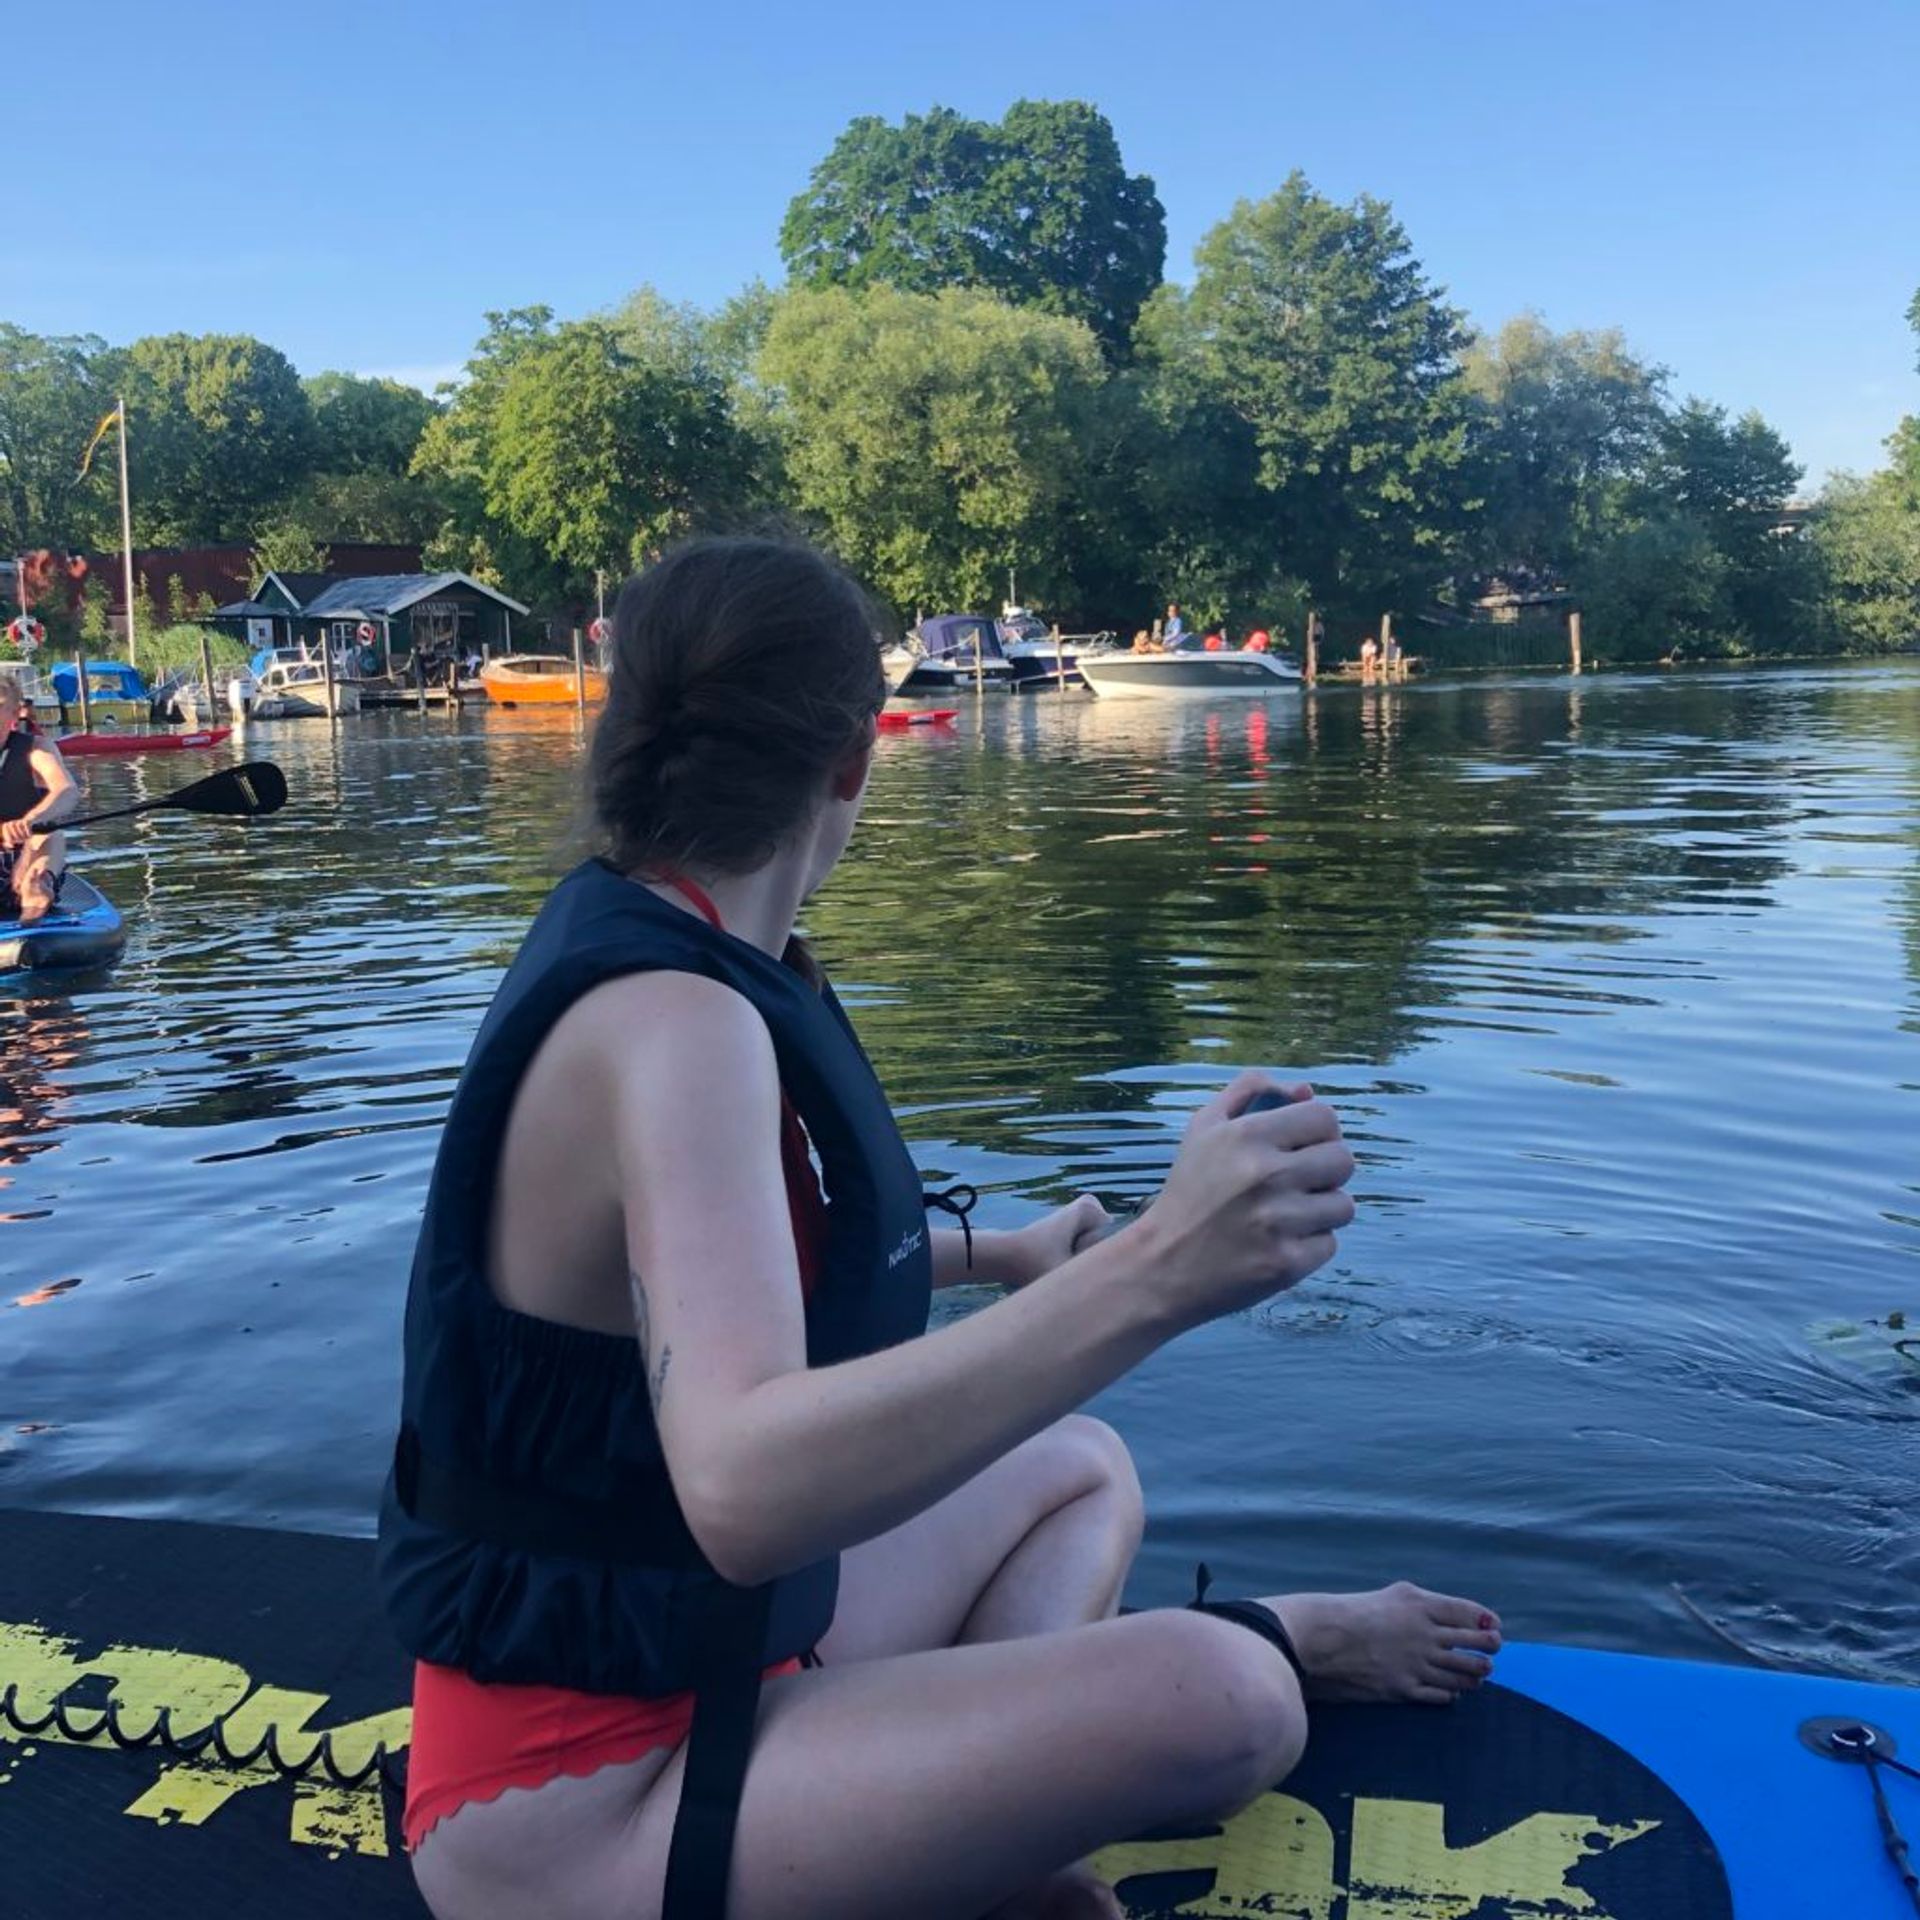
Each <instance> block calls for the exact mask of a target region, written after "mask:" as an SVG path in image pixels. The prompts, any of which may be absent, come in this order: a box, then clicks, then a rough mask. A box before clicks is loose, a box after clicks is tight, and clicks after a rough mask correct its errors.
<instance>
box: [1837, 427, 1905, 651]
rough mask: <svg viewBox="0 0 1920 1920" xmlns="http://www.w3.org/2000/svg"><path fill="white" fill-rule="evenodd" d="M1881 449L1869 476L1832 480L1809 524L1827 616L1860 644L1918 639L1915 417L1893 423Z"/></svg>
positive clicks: (1899, 643) (1847, 638) (1850, 640)
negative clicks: (1820, 563) (1884, 458)
mask: <svg viewBox="0 0 1920 1920" xmlns="http://www.w3.org/2000/svg"><path fill="white" fill-rule="evenodd" d="M1887 451H1888V453H1889V454H1890V455H1891V458H1890V460H1889V462H1888V464H1887V465H1886V466H1885V467H1884V468H1883V469H1882V470H1881V471H1880V472H1878V473H1876V474H1873V475H1872V476H1870V477H1869V478H1867V479H1864V480H1862V479H1859V478H1856V477H1855V476H1853V475H1851V474H1842V475H1840V476H1839V477H1838V478H1836V479H1835V480H1834V481H1833V483H1832V484H1831V485H1830V486H1829V487H1828V488H1827V492H1826V497H1825V499H1824V500H1823V501H1822V502H1821V506H1820V513H1819V516H1818V518H1817V519H1816V521H1815V523H1814V537H1815V539H1816V540H1817V542H1818V543H1819V547H1820V552H1821V556H1822V558H1823V560H1824V562H1825V568H1826V577H1827V581H1828V586H1829V592H1830V595H1831V601H1830V604H1831V609H1832V614H1833V618H1834V621H1835V623H1836V625H1837V626H1838V628H1839V631H1840V634H1841V636H1842V638H1843V639H1844V640H1845V642H1846V643H1847V644H1849V645H1851V646H1855V647H1860V648H1865V649H1878V648H1885V647H1900V646H1911V645H1912V644H1913V643H1914V642H1915V641H1916V640H1920V416H1915V417H1909V418H1908V419H1906V420H1903V421H1902V422H1901V423H1900V425H1899V426H1898V427H1897V428H1895V430H1894V432H1893V434H1892V436H1891V437H1890V438H1889V439H1888V441H1887Z"/></svg>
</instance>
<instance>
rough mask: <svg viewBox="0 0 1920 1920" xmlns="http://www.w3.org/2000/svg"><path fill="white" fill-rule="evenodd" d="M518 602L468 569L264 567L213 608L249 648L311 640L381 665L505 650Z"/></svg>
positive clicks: (219, 619) (217, 617)
mask: <svg viewBox="0 0 1920 1920" xmlns="http://www.w3.org/2000/svg"><path fill="white" fill-rule="evenodd" d="M526 611H527V609H526V608H525V607H523V606H522V605H521V604H520V602H519V601H518V600H513V599H510V598H509V597H508V596H507V595H506V594H504V593H500V592H498V591H497V590H496V589H494V588H492V587H489V586H486V585H484V584H483V583H482V582H480V581H478V580H475V579H474V578H473V577H472V576H471V575H470V574H465V573H383V574H364V575H362V574H354V575H347V576H344V577H343V576H342V575H339V574H331V573H288V572H274V573H269V574H267V575H266V577H265V578H264V579H263V580H261V582H260V584H259V585H258V586H257V587H255V588H254V590H253V592H252V594H251V595H249V596H248V598H247V599H245V600H236V601H231V602H229V603H228V604H227V605H226V606H224V607H217V608H215V610H214V613H213V618H214V620H215V621H216V622H218V623H219V624H220V625H221V626H222V627H224V628H226V629H227V630H228V631H230V632H235V633H237V634H239V635H240V636H241V637H242V638H244V639H245V640H246V641H247V643H248V645H249V646H251V647H255V648H259V647H285V646H299V645H302V644H307V645H313V644H316V643H318V642H321V641H325V642H328V643H329V644H331V645H333V646H335V647H336V648H337V647H341V646H353V647H359V648H371V649H373V650H374V651H376V652H377V653H378V654H379V656H380V660H381V664H382V666H391V664H392V662H393V659H394V656H395V655H396V654H401V655H411V654H412V653H413V652H414V651H415V649H416V648H419V649H424V650H425V651H427V652H429V653H451V654H479V653H488V652H501V653H504V652H506V651H507V650H508V649H509V648H510V647H511V646H512V645H513V618H514V615H516V614H519V615H521V616H522V617H524V616H525V614H526Z"/></svg>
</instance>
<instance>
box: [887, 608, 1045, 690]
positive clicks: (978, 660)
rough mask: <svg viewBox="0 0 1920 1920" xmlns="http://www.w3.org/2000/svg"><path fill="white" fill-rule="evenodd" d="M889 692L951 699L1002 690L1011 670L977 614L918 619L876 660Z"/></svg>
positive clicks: (987, 622)
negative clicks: (942, 696) (986, 691)
mask: <svg viewBox="0 0 1920 1920" xmlns="http://www.w3.org/2000/svg"><path fill="white" fill-rule="evenodd" d="M880 664H881V666H882V667H883V668H884V669H885V671H886V676H887V691H888V692H889V693H890V694H915V693H934V694H942V695H951V694H956V693H966V692H968V691H970V690H972V689H974V688H980V689H982V690H986V689H989V688H1006V687H1009V686H1011V685H1012V684H1013V668H1012V666H1011V665H1010V664H1009V663H1008V661H1007V657H1006V653H1005V651H1004V649H1003V648H1002V647H1001V645H1000V635H999V632H998V630H997V629H996V628H995V626H994V623H993V622H992V621H991V620H989V619H988V618H987V616H986V615H985V614H982V613H942V614H937V615H935V616H934V618H932V619H931V620H922V621H921V622H920V624H919V625H918V626H917V627H915V628H914V630H913V631H912V632H911V633H910V634H908V635H907V637H906V639H905V640H903V641H902V642H901V643H900V644H899V645H898V646H897V647H889V648H888V649H887V651H886V652H885V653H883V654H882V655H881V656H880Z"/></svg>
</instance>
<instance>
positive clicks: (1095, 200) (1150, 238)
mask: <svg viewBox="0 0 1920 1920" xmlns="http://www.w3.org/2000/svg"><path fill="white" fill-rule="evenodd" d="M1166 247H1167V224H1166V215H1165V212H1164V211H1163V210H1162V208H1161V205H1160V198H1159V195H1158V194H1157V193H1156V191H1155V190H1154V184H1153V182H1152V181H1151V180H1150V179H1148V178H1147V176H1146V175H1145V174H1129V173H1128V172H1127V171H1126V168H1125V165H1124V164H1123V162H1122V160H1121V157H1120V146H1119V142H1118V141H1117V140H1116V139H1115V138H1114V134H1113V128H1112V126H1111V125H1110V124H1109V123H1108V121H1107V118H1106V116H1105V115H1104V114H1102V113H1100V112H1099V111H1098V110H1097V109H1095V108H1093V107H1091V106H1088V105H1087V104H1086V103H1085V102H1083V101H1078V100H1063V101H1048V100H1021V101H1017V102H1016V103H1015V104H1014V105H1013V106H1012V107H1011V108H1009V109H1008V111H1007V114H1006V117H1005V118H1004V119H1002V120H1001V121H999V122H998V123H997V124H994V123H989V122H986V121H980V120H969V119H967V118H965V117H964V116H963V115H961V114H958V113H956V112H954V111H953V110H952V109H951V108H950V107H935V108H934V109H933V110H932V111H931V112H930V113H927V114H924V115H923V114H909V115H908V116H907V118H906V119H905V120H904V121H903V122H902V123H901V124H900V125H899V126H897V127H896V126H892V125H889V124H888V123H887V122H886V121H884V120H881V119H878V118H876V117H873V116H867V117H864V118H862V119H859V120H855V121H854V122H853V123H852V125H850V126H849V127H848V128H847V130H846V131H845V132H844V133H843V134H841V136H840V138H839V139H838V140H836V141H835V142H834V144H833V148H832V150H831V151H830V152H829V153H828V155H827V157H826V158H825V159H824V160H823V161H822V162H821V163H820V165H819V166H817V167H816V168H815V169H814V172H813V178H812V180H811V182H810V183H809V185H808V187H807V190H806V192H805V193H803V194H801V195H799V196H798V197H797V198H796V199H795V200H794V201H793V203H792V205H791V206H790V207H789V208H788V209H787V216H786V219H785V221H784V222H783V224H782V226H781V228H780V251H781V255H782V257H783V258H784V259H785V261H786V263H787V270H788V272H789V274H790V275H791V276H792V278H793V280H794V282H795V283H796V284H798V285H803V286H813V287H821V286H840V287H850V288H855V289H861V288H866V287H872V286H880V285H886V286H892V287H897V288H899V289H900V290H902V291H903V292H909V293H934V292H938V291H939V290H940V289H941V288H943V287H976V288H983V289H985V290H987V291H989V292H992V293H997V294H999V295H1000V296H1001V297H1002V298H1003V299H1005V300H1009V301H1012V302H1014V303H1015V304H1017V305H1022V306H1034V307H1039V308H1041V309H1042V310H1043V311H1044V312H1048V313H1057V314H1061V315H1063V316H1065V317H1066V318H1068V319H1074V320H1083V321H1085V322H1086V324H1087V325H1088V326H1089V327H1091V328H1092V329H1093V331H1094V332H1095V334H1096V335H1098V337H1099V339H1100V341H1101V343H1102V345H1103V346H1104V347H1105V349H1106V351H1107V352H1108V354H1109V355H1111V356H1113V357H1115V358H1121V357H1124V356H1125V354H1126V352H1127V350H1128V343H1129V341H1130V340H1131V338H1132V334H1133V325H1134V321H1135V319H1136V318H1137V316H1138V315H1139V312H1140V309H1141V306H1142V305H1143V304H1144V303H1145V301H1146V299H1147V297H1148V295H1149V294H1151V293H1152V291H1153V289H1154V287H1155V286H1156V285H1157V284H1158V283H1159V279H1160V274H1161V269H1162V267H1163V265H1164V263H1165V259H1166Z"/></svg>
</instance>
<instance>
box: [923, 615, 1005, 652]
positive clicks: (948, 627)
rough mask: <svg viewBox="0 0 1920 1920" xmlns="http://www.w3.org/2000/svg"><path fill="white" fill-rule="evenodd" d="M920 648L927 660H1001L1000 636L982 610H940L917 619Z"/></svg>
mask: <svg viewBox="0 0 1920 1920" xmlns="http://www.w3.org/2000/svg"><path fill="white" fill-rule="evenodd" d="M919 631H920V648H921V651H922V652H923V653H925V655H926V656H927V658H928V659H929V660H953V659H963V660H972V659H973V658H974V657H975V655H976V653H977V654H978V655H979V657H980V658H981V659H983V660H1004V659H1005V658H1006V655H1005V654H1004V653H1003V652H1002V651H1001V648H1000V635H999V634H998V632H997V631H996V630H995V628H994V623H993V622H992V621H991V620H989V619H988V618H987V617H986V615H985V614H982V613H941V614H936V615H935V616H934V617H933V618H932V619H931V620H922V621H921V622H920V629H919Z"/></svg>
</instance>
